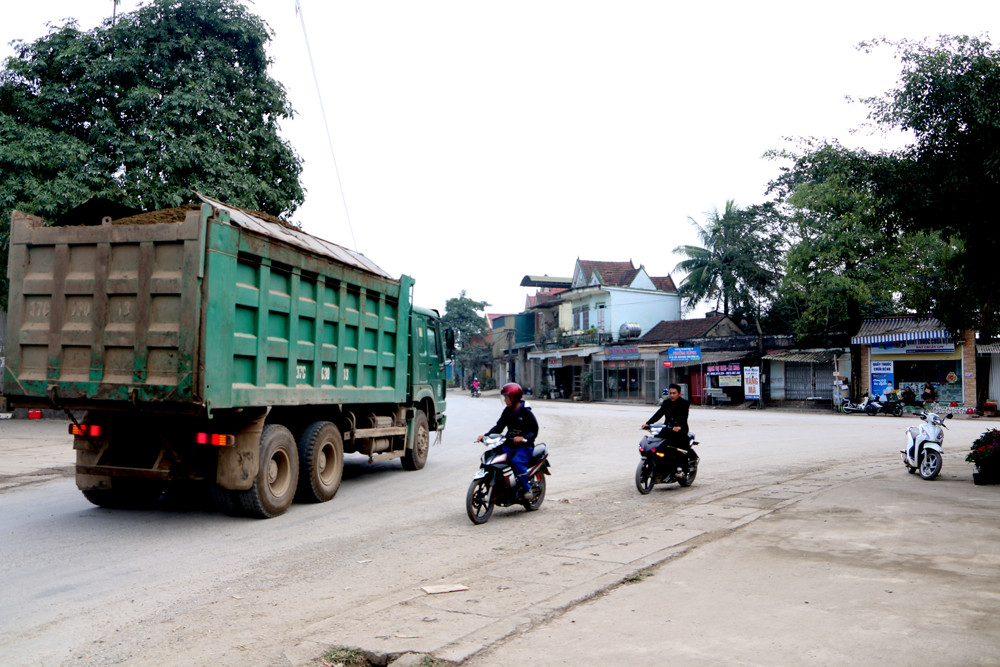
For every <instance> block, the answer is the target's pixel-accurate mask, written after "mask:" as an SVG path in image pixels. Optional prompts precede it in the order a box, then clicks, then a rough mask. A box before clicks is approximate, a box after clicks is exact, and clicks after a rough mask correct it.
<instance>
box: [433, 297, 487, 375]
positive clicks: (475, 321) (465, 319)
mask: <svg viewBox="0 0 1000 667" xmlns="http://www.w3.org/2000/svg"><path fill="white" fill-rule="evenodd" d="M489 306H490V304H488V303H487V302H485V301H475V300H473V299H470V298H469V297H467V296H465V290H462V291H461V292H459V294H458V297H456V298H453V299H448V300H447V301H446V302H445V304H444V309H445V313H444V316H443V317H442V318H441V321H442V322H444V324H445V326H448V327H450V328H451V329H452V330H453V331H454V332H455V347H456V350H455V359H456V361H458V365H459V368H460V369H462V372H463V373H465V372H469V373H478V372H479V369H480V367H482V366H484V365H486V364H488V363H489V362H490V361H491V360H492V351H491V350H490V348H488V347H487V346H486V345H485V344H483V343H482V341H481V340H479V341H477V339H481V338H482V337H484V336H485V334H486V329H487V327H488V324H487V322H486V318H485V317H483V316H482V315H480V314H479V313H480V312H482V311H484V310H485V309H487V308H489ZM455 378H456V380H460V379H463V378H460V377H459V374H456V375H455Z"/></svg>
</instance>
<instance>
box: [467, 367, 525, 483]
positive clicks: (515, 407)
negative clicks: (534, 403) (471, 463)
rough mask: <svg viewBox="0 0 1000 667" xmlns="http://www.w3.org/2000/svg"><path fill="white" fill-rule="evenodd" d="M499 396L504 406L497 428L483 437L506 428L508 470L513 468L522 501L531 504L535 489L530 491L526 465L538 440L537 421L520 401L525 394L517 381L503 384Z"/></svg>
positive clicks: (481, 437) (479, 440) (501, 431)
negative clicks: (518, 483)
mask: <svg viewBox="0 0 1000 667" xmlns="http://www.w3.org/2000/svg"><path fill="white" fill-rule="evenodd" d="M500 394H501V395H502V396H503V397H504V401H505V402H506V403H507V407H505V408H504V409H503V412H501V413H500V419H498V420H497V423H496V425H494V426H493V428H491V429H490V430H489V431H487V432H486V433H485V434H484V435H491V434H493V433H503V431H504V429H507V440H506V441H505V442H504V445H503V448H504V451H505V452H507V453H508V454H509V455H510V458H509V459H508V461H509V462H510V467H511V468H513V469H514V474H515V475H517V479H518V481H519V482H520V483H521V489H520V493H521V494H523V496H524V498H525V500H529V501H530V500H533V499H534V498H533V496H534V490H533V489H532V488H531V480H530V479H528V462H529V461H531V452H532V450H533V449H534V447H535V438H536V437H538V421H537V420H536V419H535V415H533V414H532V413H531V408H529V407H528V406H527V405H525V404H524V402H522V401H521V397H522V396H523V395H524V392H523V391H522V389H521V385H519V384H517V383H516V382H511V383H509V384H505V385H504V386H503V389H501V390H500ZM483 437H484V436H482V435H481V436H479V437H478V438H477V439H476V441H477V442H482V440H483Z"/></svg>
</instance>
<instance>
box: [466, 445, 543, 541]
mask: <svg viewBox="0 0 1000 667" xmlns="http://www.w3.org/2000/svg"><path fill="white" fill-rule="evenodd" d="M505 440H506V436H503V435H500V434H496V435H488V436H486V437H485V438H483V444H485V445H486V447H487V449H486V451H485V452H483V456H482V461H481V463H480V466H479V471H478V472H477V473H476V476H475V477H473V478H472V484H470V485H469V492H468V493H467V494H466V496H465V511H466V513H467V514H468V515H469V519H471V520H472V523H475V524H480V523H486V522H487V521H489V520H490V517H491V516H493V508H494V507H495V506H497V505H499V506H500V507H510V506H511V505H523V506H524V509H525V510H527V511H529V512H534V511H535V510H537V509H538V508H539V507H541V506H542V501H543V500H545V475H551V474H552V473H551V472H549V467H550V465H549V449H548V447H546V446H545V444H544V443H540V444H537V445H535V449H534V451H532V453H531V460H530V461H529V462H528V477H529V479H531V491H532V495H531V497H529V498H525V497H522V496H520V495H518V487H519V486H520V485H519V484H518V481H517V477H516V476H515V475H514V469H513V468H511V467H510V464H509V463H508V462H507V457H508V454H507V452H505V451H504V450H503V444H504V441H505Z"/></svg>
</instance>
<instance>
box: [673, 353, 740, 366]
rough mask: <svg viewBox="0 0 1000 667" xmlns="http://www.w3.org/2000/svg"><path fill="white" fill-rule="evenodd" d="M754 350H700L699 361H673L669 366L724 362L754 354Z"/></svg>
mask: <svg viewBox="0 0 1000 667" xmlns="http://www.w3.org/2000/svg"><path fill="white" fill-rule="evenodd" d="M755 353H756V351H755V350H718V351H712V352H702V353H701V361H675V362H673V363H672V364H671V368H684V367H685V366H698V365H701V364H724V363H726V362H727V361H736V360H737V359H742V358H744V357H748V356H750V355H751V354H755Z"/></svg>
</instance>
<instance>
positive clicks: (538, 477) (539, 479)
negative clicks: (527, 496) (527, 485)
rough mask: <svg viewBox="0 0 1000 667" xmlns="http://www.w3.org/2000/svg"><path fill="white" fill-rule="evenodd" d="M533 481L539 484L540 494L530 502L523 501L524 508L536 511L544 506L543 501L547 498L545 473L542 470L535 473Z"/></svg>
mask: <svg viewBox="0 0 1000 667" xmlns="http://www.w3.org/2000/svg"><path fill="white" fill-rule="evenodd" d="M531 483H532V484H537V485H538V495H537V496H535V499H534V500H532V501H531V502H530V503H522V504H523V505H524V509H525V510H527V511H528V512H534V511H536V510H537V509H538V508H539V507H541V506H542V501H543V500H545V475H543V474H542V473H540V472H537V473H535V478H534V479H533V480H531Z"/></svg>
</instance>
